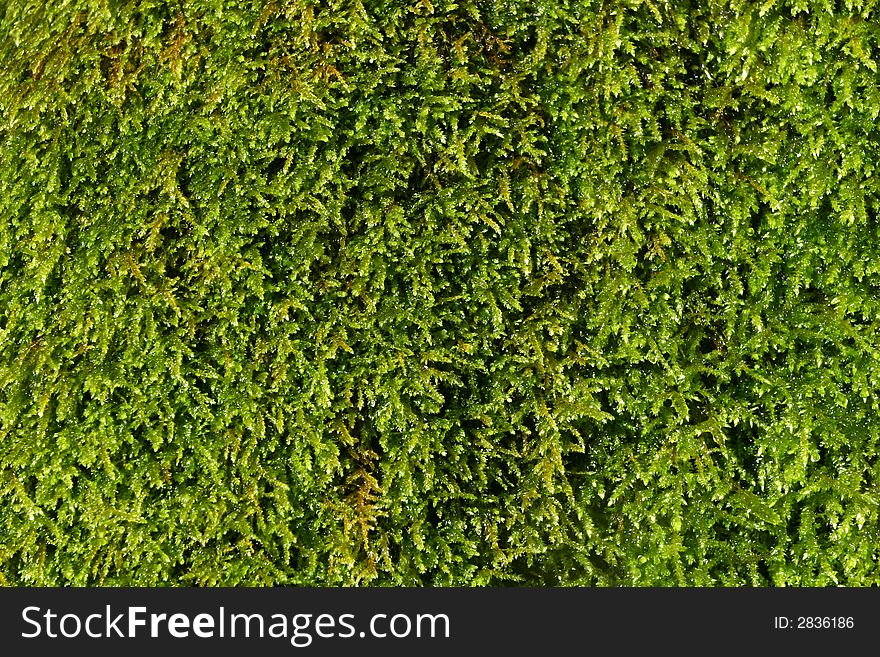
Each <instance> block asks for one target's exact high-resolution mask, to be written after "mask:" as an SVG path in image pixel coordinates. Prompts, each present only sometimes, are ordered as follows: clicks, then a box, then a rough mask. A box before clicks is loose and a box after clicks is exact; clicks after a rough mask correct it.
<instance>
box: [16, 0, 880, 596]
mask: <svg viewBox="0 0 880 657" xmlns="http://www.w3.org/2000/svg"><path fill="white" fill-rule="evenodd" d="M878 11H880V8H878V7H877V6H876V3H875V2H873V0H872V1H865V2H859V1H853V2H850V1H848V0H847V1H846V2H844V1H842V0H841V1H838V2H834V1H833V0H825V1H819V2H804V1H802V0H794V1H793V2H786V1H784V0H780V1H778V2H774V1H773V0H770V1H769V2H747V1H743V2H734V3H732V4H731V3H730V2H727V1H725V2H721V1H720V0H719V1H715V0H707V1H703V2H674V3H668V2H658V1H657V0H654V1H653V2H652V1H649V0H644V1H639V0H630V1H628V2H591V1H584V2H579V1H565V0H563V1H560V2H557V1H555V0H553V1H551V0H539V1H526V0H503V1H499V2H483V1H473V0H463V1H462V2H459V3H454V2H445V1H443V0H436V1H435V2H433V3H432V2H429V1H428V0H420V1H418V2H412V3H408V2H407V3H395V2H390V1H376V2H372V1H367V0H363V1H360V0H354V1H348V0H346V1H330V2H303V1H300V0H288V1H284V2H282V1H273V2H268V3H264V2H257V1H256V0H252V1H248V0H225V1H224V0H185V1H183V2H179V3H168V2H165V1H160V0H141V1H134V0H132V1H128V2H123V1H122V0H71V1H69V2H65V3H56V2H36V1H32V0H8V1H7V2H5V3H3V6H2V8H0V524H2V527H3V530H2V532H0V583H5V584H40V585H46V584H78V585H85V584H89V585H91V584H107V585H135V584H137V585H153V584H197V585H214V584H227V585H244V584H255V585H269V584H289V585H304V584H309V585H340V584H352V583H371V584H381V585H484V584H529V585H551V584H552V585H555V584H577V585H620V584H629V585H649V584H650V585H678V584H681V585H684V584H688V585H722V584H723V585H745V584H760V585H783V584H786V585H807V584H809V585H824V584H848V585H867V584H878V583H880V571H878V565H877V563H878V561H877V559H878V552H880V524H878V508H880V489H878V480H880V461H878V439H880V421H878V401H877V399H878V395H877V393H878V390H880V366H878V365H877V363H878V362H880V360H878V357H880V352H878V349H880V335H878V321H880V227H878V205H880V196H878V194H880V182H878V176H877V170H876V163H877V161H878V157H880V130H878V120H877V119H878V113H880V75H878V71H877V61H878V59H880V27H878V26H880V16H878Z"/></svg>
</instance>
